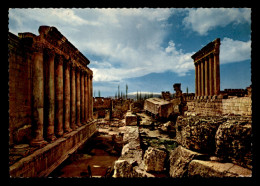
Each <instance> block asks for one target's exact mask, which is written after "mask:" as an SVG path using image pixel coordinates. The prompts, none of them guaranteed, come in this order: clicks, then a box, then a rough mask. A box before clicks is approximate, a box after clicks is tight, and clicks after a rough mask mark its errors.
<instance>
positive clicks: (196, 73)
mask: <svg viewBox="0 0 260 186" xmlns="http://www.w3.org/2000/svg"><path fill="white" fill-rule="evenodd" d="M195 96H198V65H197V63H195Z"/></svg>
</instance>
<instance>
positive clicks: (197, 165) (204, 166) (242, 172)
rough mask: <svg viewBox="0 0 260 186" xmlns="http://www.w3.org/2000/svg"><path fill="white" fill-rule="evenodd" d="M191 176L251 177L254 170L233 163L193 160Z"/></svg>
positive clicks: (189, 171)
mask: <svg viewBox="0 0 260 186" xmlns="http://www.w3.org/2000/svg"><path fill="white" fill-rule="evenodd" d="M188 176H189V177H251V176H252V171H251V170H249V169H246V168H243V167H240V166H238V165H234V164H232V163H220V162H215V161H202V160H192V161H191V163H190V164H189V168H188Z"/></svg>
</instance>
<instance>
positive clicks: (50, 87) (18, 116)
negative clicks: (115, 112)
mask: <svg viewBox="0 0 260 186" xmlns="http://www.w3.org/2000/svg"><path fill="white" fill-rule="evenodd" d="M38 31H39V35H38V36H36V35H34V34H32V33H28V32H25V33H19V34H18V37H17V36H16V35H14V34H12V33H10V32H9V34H8V39H9V43H8V47H9V137H10V138H9V145H10V162H11V164H12V162H13V163H14V164H13V165H11V167H10V175H11V176H12V177H17V176H18V177H35V176H44V175H45V176H46V175H48V174H49V173H50V172H51V171H52V170H53V169H54V168H55V167H57V166H58V165H59V164H60V163H61V162H62V161H63V160H65V159H66V157H67V156H68V154H69V153H72V152H73V151H75V150H76V149H77V148H78V147H79V146H80V144H82V143H84V142H85V141H86V140H87V139H88V138H89V137H90V136H91V135H92V134H93V133H94V132H95V123H94V122H92V121H93V99H92V97H93V96H92V92H93V91H92V78H93V72H92V70H90V69H89V68H88V67H87V65H88V64H89V63H90V61H89V60H88V59H87V58H86V57H85V56H84V55H83V54H82V53H81V52H80V51H79V50H78V49H77V48H76V47H75V46H74V45H73V44H71V43H70V42H69V41H68V39H67V38H66V37H65V36H63V35H62V34H61V33H60V32H59V31H58V30H57V29H56V28H55V27H49V26H40V27H39V29H38ZM28 144H29V145H28ZM22 147H27V149H26V148H25V149H24V151H23V152H24V153H23V154H22V155H21V153H20V154H19V153H18V154H19V156H18V155H17V149H20V151H21V149H22ZM28 149H29V150H28ZM32 149H34V150H36V151H34V153H31V154H30V156H28V157H27V159H25V158H23V156H25V155H26V153H25V152H27V151H30V150H32ZM17 160H19V161H17Z"/></svg>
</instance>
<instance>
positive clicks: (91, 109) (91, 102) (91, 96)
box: [89, 75, 93, 121]
mask: <svg viewBox="0 0 260 186" xmlns="http://www.w3.org/2000/svg"><path fill="white" fill-rule="evenodd" d="M92 78H93V76H92V75H90V111H89V112H90V119H91V121H92V120H93V85H92Z"/></svg>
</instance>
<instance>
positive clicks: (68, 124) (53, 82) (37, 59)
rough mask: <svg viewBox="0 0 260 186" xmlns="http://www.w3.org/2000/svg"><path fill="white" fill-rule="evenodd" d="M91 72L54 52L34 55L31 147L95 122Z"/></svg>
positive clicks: (40, 51)
mask: <svg viewBox="0 0 260 186" xmlns="http://www.w3.org/2000/svg"><path fill="white" fill-rule="evenodd" d="M92 77H93V76H92V72H91V71H90V70H89V69H88V68H87V67H85V66H83V65H81V64H78V63H77V61H75V60H71V59H66V58H65V57H64V56H63V55H61V54H58V53H57V52H55V51H54V50H53V49H49V48H44V47H35V48H34V51H33V56H32V140H31V145H41V144H45V143H47V142H46V141H53V140H55V139H56V138H57V137H61V136H63V134H65V133H69V132H71V131H72V130H76V129H77V128H78V127H80V126H82V125H84V124H86V123H87V122H89V121H92V120H93V95H92Z"/></svg>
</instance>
